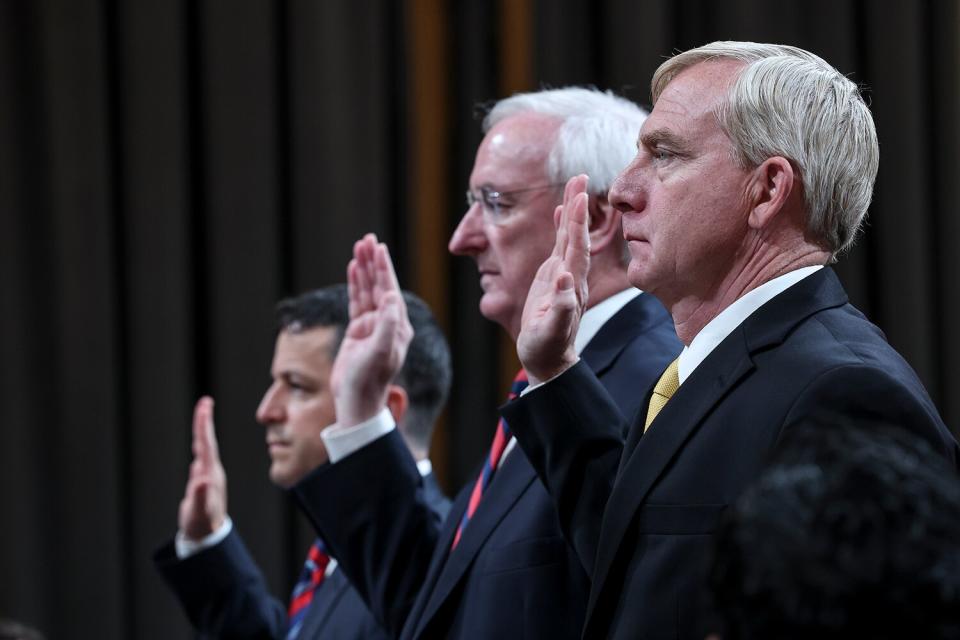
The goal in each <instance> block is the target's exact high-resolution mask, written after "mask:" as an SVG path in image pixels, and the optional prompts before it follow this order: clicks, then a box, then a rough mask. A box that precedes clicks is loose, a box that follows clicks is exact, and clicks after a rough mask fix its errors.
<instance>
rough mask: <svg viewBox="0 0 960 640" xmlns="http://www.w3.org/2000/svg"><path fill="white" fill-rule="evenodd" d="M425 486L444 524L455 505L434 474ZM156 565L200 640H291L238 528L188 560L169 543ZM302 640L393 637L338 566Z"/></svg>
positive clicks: (317, 598) (283, 608)
mask: <svg viewBox="0 0 960 640" xmlns="http://www.w3.org/2000/svg"><path fill="white" fill-rule="evenodd" d="M407 455H408V456H409V452H408V453H407ZM423 485H424V502H425V504H426V505H427V507H428V509H429V510H430V512H431V513H433V514H434V517H435V519H436V520H437V521H438V522H439V521H440V520H442V518H443V516H445V515H446V513H447V511H448V510H449V507H450V501H449V500H447V498H446V497H445V496H444V495H443V493H442V492H441V491H440V488H439V487H438V486H437V483H436V480H435V479H434V478H433V476H432V475H430V476H427V477H426V478H424V480H423ZM154 562H155V564H156V566H157V569H158V570H159V571H160V573H161V574H162V575H163V577H164V579H165V580H166V581H167V583H168V584H169V585H170V587H171V588H172V589H173V591H174V593H176V595H177V597H178V598H179V600H180V602H181V604H182V605H183V608H184V610H185V611H186V613H187V616H188V617H189V619H190V622H191V624H192V625H193V627H194V628H195V629H196V630H197V632H198V635H199V636H200V637H203V638H284V637H285V636H286V633H287V604H286V602H285V601H281V600H279V599H277V598H274V597H273V596H271V595H270V593H269V591H268V590H267V585H266V581H265V580H264V578H263V574H262V573H260V570H259V569H258V568H257V565H256V563H255V562H254V560H253V558H252V557H251V555H250V552H249V551H248V550H247V548H246V546H245V545H244V544H243V541H242V540H241V538H240V535H239V534H238V533H237V531H236V529H234V530H233V531H231V532H230V534H229V535H228V536H227V537H226V538H225V539H224V540H223V542H221V543H220V544H218V545H215V546H213V547H210V548H208V549H205V550H203V551H201V552H199V553H197V554H196V555H193V556H190V557H189V558H186V559H184V560H179V559H178V558H177V556H176V550H175V549H174V545H173V541H170V542H168V543H167V544H166V545H164V546H163V547H161V548H160V549H159V550H158V551H157V553H156V555H155V556H154ZM298 637H299V638H302V639H304V640H306V639H308V638H335V639H339V638H351V639H357V640H360V639H383V640H386V638H388V637H389V636H388V635H387V633H386V631H385V630H384V629H383V627H381V626H380V624H379V623H378V622H377V621H376V619H375V618H374V617H373V615H372V614H371V613H370V611H369V609H368V608H367V606H366V604H365V603H364V602H363V600H361V599H360V596H359V595H358V594H357V592H356V590H354V589H353V587H351V585H350V582H349V581H348V580H347V577H346V576H345V575H344V573H343V571H342V570H340V568H339V567H338V568H337V569H335V570H334V571H333V573H331V574H330V575H329V576H327V577H326V579H324V581H323V583H322V584H321V585H320V587H319V588H318V589H317V591H316V593H315V594H314V597H313V600H312V601H311V602H310V607H309V609H307V615H306V617H305V618H304V621H303V626H302V627H301V628H300V633H299V635H298Z"/></svg>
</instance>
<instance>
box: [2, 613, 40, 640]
mask: <svg viewBox="0 0 960 640" xmlns="http://www.w3.org/2000/svg"><path fill="white" fill-rule="evenodd" d="M0 640H44V638H43V634H41V633H40V632H39V631H36V630H35V629H31V628H30V627H27V626H25V625H22V624H20V623H19V622H14V621H13V620H5V619H3V618H0Z"/></svg>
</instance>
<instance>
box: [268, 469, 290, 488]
mask: <svg viewBox="0 0 960 640" xmlns="http://www.w3.org/2000/svg"><path fill="white" fill-rule="evenodd" d="M270 482H272V483H273V484H275V485H277V486H278V487H280V488H281V489H289V488H290V487H292V486H293V485H295V484H297V478H294V477H293V474H292V473H291V472H290V471H289V470H287V469H274V468H273V467H271V468H270Z"/></svg>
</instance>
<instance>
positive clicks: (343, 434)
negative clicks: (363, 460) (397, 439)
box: [320, 408, 396, 464]
mask: <svg viewBox="0 0 960 640" xmlns="http://www.w3.org/2000/svg"><path fill="white" fill-rule="evenodd" d="M395 428H396V423H394V421H393V416H392V415H391V414H390V411H389V410H388V409H386V408H384V409H383V410H382V411H380V413H378V414H377V415H375V416H373V417H372V418H370V419H369V420H367V421H365V422H361V423H360V424H356V425H353V426H352V427H341V426H340V425H338V424H336V423H334V424H332V425H330V426H329V427H327V428H326V429H324V430H323V431H321V432H320V437H321V438H322V439H323V444H324V446H325V447H326V448H327V455H328V456H329V458H330V464H335V463H337V462H340V461H341V460H343V459H344V458H346V457H347V456H349V455H350V454H351V453H354V452H356V451H359V450H360V449H362V448H364V447H365V446H367V445H368V444H370V443H371V442H373V441H374V440H376V439H377V438H380V437H382V436H385V435H387V434H388V433H390V432H391V431H393V430H394V429H395Z"/></svg>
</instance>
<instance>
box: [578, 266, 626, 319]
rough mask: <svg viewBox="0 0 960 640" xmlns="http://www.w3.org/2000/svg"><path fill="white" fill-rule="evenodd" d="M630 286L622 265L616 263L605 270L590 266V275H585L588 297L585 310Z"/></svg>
mask: <svg viewBox="0 0 960 640" xmlns="http://www.w3.org/2000/svg"><path fill="white" fill-rule="evenodd" d="M632 286H633V285H632V284H631V283H630V279H629V278H628V277H627V269H626V267H625V266H624V265H623V264H622V263H620V262H617V263H615V264H613V265H611V266H608V267H606V268H603V267H600V265H596V266H594V265H591V267H590V273H589V274H587V288H588V290H589V297H588V299H587V307H586V308H587V309H589V308H590V307H593V306H595V305H598V304H600V303H601V302H603V301H604V300H606V299H607V298H609V297H610V296H612V295H615V294H618V293H620V292H621V291H623V290H624V289H629V288H630V287H632Z"/></svg>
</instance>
